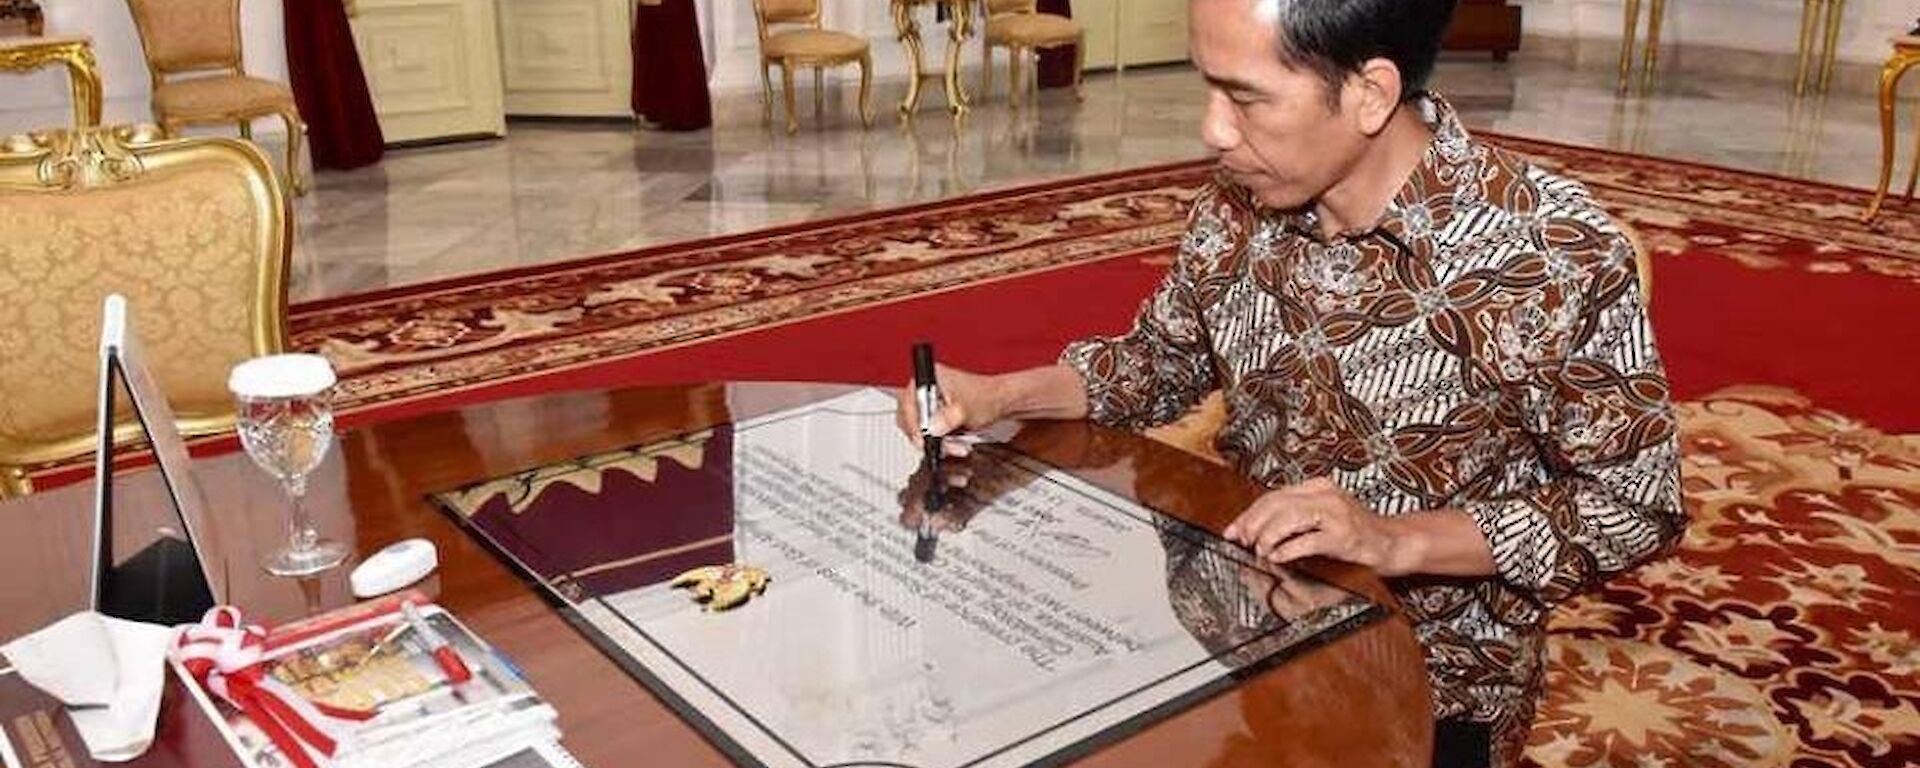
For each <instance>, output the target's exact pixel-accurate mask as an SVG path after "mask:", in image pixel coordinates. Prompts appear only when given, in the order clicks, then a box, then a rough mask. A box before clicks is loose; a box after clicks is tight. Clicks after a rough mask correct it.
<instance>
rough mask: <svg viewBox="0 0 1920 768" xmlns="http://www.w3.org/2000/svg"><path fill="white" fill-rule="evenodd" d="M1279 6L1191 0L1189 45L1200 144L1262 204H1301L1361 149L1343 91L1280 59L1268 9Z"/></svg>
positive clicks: (1338, 175) (1264, 0)
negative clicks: (1201, 109) (1201, 101)
mask: <svg viewBox="0 0 1920 768" xmlns="http://www.w3.org/2000/svg"><path fill="white" fill-rule="evenodd" d="M1284 2H1286V0H1192V2H1191V3H1189V9H1190V11H1189V12H1190V13H1191V15H1192V16H1191V24H1190V25H1189V26H1188V30H1189V32H1188V34H1189V43H1190V45H1191V48H1192V56H1193V61H1194V64H1195V65H1197V66H1198V67H1199V68H1200V73H1201V74H1202V75H1204V76H1206V78H1207V83H1208V95H1207V112H1206V117H1205V118H1204V119H1202V121H1201V123H1200V134H1201V138H1202V139H1204V140H1205V141H1206V143H1207V146H1209V147H1212V148H1213V149H1214V150H1215V151H1217V152H1219V153H1220V164H1221V165H1222V166H1224V167H1225V168H1226V170H1227V172H1228V173H1229V174H1230V175H1231V176H1232V178H1233V179H1234V181H1236V182H1238V183H1239V184H1240V185H1242V186H1244V187H1246V188H1247V189H1248V190H1249V191H1251V192H1252V193H1253V195H1254V197H1255V199H1257V200H1259V201H1260V202H1261V203H1262V204H1264V205H1266V206H1268V207H1271V208H1279V209H1295V208H1300V207H1303V206H1306V205H1308V204H1309V203H1312V202H1314V201H1315V200H1317V199H1319V198H1320V196H1321V195H1322V194H1324V193H1326V191H1327V190H1328V189H1329V188H1331V187H1333V186H1334V185H1335V184H1336V183H1338V182H1339V181H1340V180H1341V179H1342V178H1345V177H1346V175H1347V173H1348V172H1349V170H1350V169H1351V168H1352V167H1353V165H1354V163H1355V162H1356V161H1357V160H1358V159H1359V157H1360V156H1361V154H1362V153H1363V152H1364V151H1365V149H1366V145H1367V142H1366V139H1367V134H1366V133H1365V132H1364V131H1362V130H1360V128H1359V126H1358V125H1357V121H1356V120H1354V119H1352V117H1353V114H1354V112H1355V111H1356V110H1354V109H1348V108H1346V107H1344V106H1343V105H1342V104H1340V102H1343V101H1347V100H1350V98H1349V97H1350V96H1351V94H1349V90H1351V89H1349V88H1345V87H1342V88H1339V89H1338V90H1337V91H1336V96H1335V98H1333V99H1331V100H1330V99H1329V96H1328V91H1327V89H1328V87H1329V86H1328V85H1327V83H1326V81H1325V80H1323V79H1321V77H1320V76H1319V75H1317V74H1315V73H1313V72H1311V71H1307V70H1304V69H1300V70H1297V69H1294V68H1292V67H1290V66H1288V65H1286V64H1285V63H1283V62H1282V60H1281V55H1280V47H1279V28H1278V26H1277V24H1278V22H1277V21H1276V19H1275V13H1276V11H1275V9H1276V7H1277V6H1278V5H1279V4H1281V3H1284Z"/></svg>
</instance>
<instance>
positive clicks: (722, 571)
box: [671, 563, 773, 611]
mask: <svg viewBox="0 0 1920 768" xmlns="http://www.w3.org/2000/svg"><path fill="white" fill-rule="evenodd" d="M770 581H773V577H772V576H768V575H767V572H766V571H763V570H761V569H759V568H755V567H753V566H751V565H743V564H740V563H729V564H727V565H704V566H701V567H699V568H695V569H693V570H691V571H687V572H686V573H682V574H680V575H679V576H675V577H673V581H672V582H671V586H672V587H673V588H675V589H681V588H686V587H691V588H692V591H693V599H694V600H695V601H697V602H700V603H702V604H704V605H705V606H706V610H709V611H724V610H727V609H728V608H732V607H734V606H737V605H742V604H744V603H746V602H747V601H748V600H751V599H753V596H754V595H758V594H760V593H762V592H765V591H767V582H770Z"/></svg>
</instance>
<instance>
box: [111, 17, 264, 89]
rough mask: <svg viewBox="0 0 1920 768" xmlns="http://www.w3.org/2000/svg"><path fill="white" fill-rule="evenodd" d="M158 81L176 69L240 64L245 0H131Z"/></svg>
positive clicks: (233, 67) (232, 67)
mask: <svg viewBox="0 0 1920 768" xmlns="http://www.w3.org/2000/svg"><path fill="white" fill-rule="evenodd" d="M127 9H128V10H130V11H132V12H133V26H134V27H135V28H136V29H138V30H139V32H140V47H141V49H142V50H143V51H145V52H146V56H147V69H148V70H149V71H150V72H152V73H153V80H154V82H156V83H158V82H159V81H160V80H161V79H162V78H163V77H164V76H166V75H170V74H173V73H175V72H192V71H196V70H205V69H224V70H233V71H236V72H237V71H239V70H240V0H127Z"/></svg>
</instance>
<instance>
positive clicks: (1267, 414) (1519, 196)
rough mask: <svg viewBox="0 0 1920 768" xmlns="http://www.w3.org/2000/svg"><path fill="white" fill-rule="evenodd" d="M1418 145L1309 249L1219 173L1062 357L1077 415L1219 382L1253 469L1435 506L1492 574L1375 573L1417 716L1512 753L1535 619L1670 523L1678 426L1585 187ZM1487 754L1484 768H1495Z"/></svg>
mask: <svg viewBox="0 0 1920 768" xmlns="http://www.w3.org/2000/svg"><path fill="white" fill-rule="evenodd" d="M1416 106H1417V107H1419V108H1421V109H1423V111H1424V114H1425V115H1426V116H1428V117H1429V118H1431V119H1430V120H1429V123H1430V125H1431V127H1432V129H1433V139H1432V142H1431V144H1430V145H1429V146H1428V148H1427V150H1426V154H1425V157H1424V159H1423V160H1422V163H1421V165H1420V166H1419V167H1418V168H1417V169H1416V170H1415V171H1414V172H1413V173H1412V175H1411V176H1410V177H1409V179H1408V181H1407V183H1406V185H1405V186H1404V187H1403V188H1402V189H1401V190H1400V191H1399V193H1398V194H1397V195H1396V197H1395V198H1394V200H1393V202H1392V203H1391V204H1390V205H1389V206H1388V208H1387V210H1386V212H1385V214H1384V215H1383V216H1382V218H1381V220H1380V221H1378V222H1377V223H1376V224H1375V225H1374V226H1371V227H1368V228H1365V229H1364V230H1363V231H1356V232H1350V233H1346V234H1342V235H1340V236H1337V237H1332V238H1326V237H1324V236H1323V235H1322V233H1321V230H1320V227H1319V226H1318V225H1317V223H1316V222H1315V220H1314V216H1313V215H1312V214H1311V212H1309V211H1292V212H1288V211H1275V210H1270V209H1266V208H1263V207H1261V206H1260V205H1259V204H1257V203H1256V202H1255V201H1254V200H1252V199H1251V198H1250V196H1249V194H1248V193H1247V191H1246V190H1244V189H1243V188H1240V187H1238V186H1236V185H1234V184H1233V183H1232V182H1231V181H1230V180H1229V179H1227V178H1226V177H1225V176H1224V175H1221V176H1217V177H1216V178H1215V179H1214V180H1213V181H1212V182H1210V183H1209V185H1208V186H1207V188H1206V189H1205V190H1204V191H1203V192H1202V193H1201V195H1200V196H1199V199H1198V200H1197V202H1196V203H1195V204H1194V207H1193V210H1192V213H1191V216H1190V219H1189V222H1188V228H1187V232H1186V235H1185V237H1184V239H1183V241H1182V242H1181V246H1180V252H1179V255H1178V257H1177V259H1176V260H1175V263H1174V264H1173V265H1172V266H1171V267H1170V268H1169V270H1168V273H1167V275H1166V277H1165V278H1164V280H1163V281H1162V282H1161V284H1160V286H1159V287H1158V289H1157V290H1156V291H1155V292H1154V293H1153V295H1152V296H1151V297H1149V298H1148V299H1147V300H1146V302H1145V303H1144V304H1143V305H1142V307H1141V309H1140V313H1139V316H1138V318H1137V319H1136V321H1135V324H1134V327H1133V329H1132V330H1131V332H1129V333H1127V334H1126V335H1124V336H1118V337H1113V338H1100V339H1092V340H1088V341H1082V342H1078V343H1076V344H1074V345H1072V346H1070V347H1068V348H1067V350H1066V352H1065V353H1064V354H1063V355H1062V362H1063V363H1065V364H1067V365H1069V366H1071V367H1073V368H1074V369H1076V370H1078V371H1079V373H1080V375H1081V376H1082V378H1083V379H1084V380H1085V382H1086V386H1087V396H1088V400H1089V403H1090V406H1091V416H1092V418H1093V419H1095V420H1096V421H1099V422H1103V423H1106V424H1110V425H1118V426H1124V427H1128V428H1144V427H1148V426H1152V425H1156V424H1161V423H1164V422H1169V421H1172V420H1175V419H1178V418H1180V417H1181V416H1182V415H1184V414H1186V413H1187V412H1188V410H1189V409H1190V408H1191V407H1193V406H1194V405H1195V404H1196V403H1197V402H1198V401H1199V400H1200V399H1201V398H1202V397H1203V396H1204V395H1206V394H1207V393H1209V392H1210V391H1213V390H1220V391H1221V392H1222V394H1223V395H1224V399H1225V402H1226V409H1227V416H1226V421H1225V424H1224V426H1223V428H1222V429H1221V431H1220V433H1219V435H1218V437H1217V438H1216V441H1215V446H1216V447H1217V448H1218V449H1219V451H1220V452H1221V454H1222V455H1223V456H1225V457H1226V458H1227V459H1228V460H1229V461H1231V462H1232V463H1233V464H1234V465H1235V466H1236V467H1237V468H1239V469H1240V470H1241V471H1243V472H1244V473H1246V474H1247V475H1248V476H1249V477H1251V478H1252V479H1253V480H1255V481H1257V482H1259V483H1261V484H1263V485H1266V486H1269V487H1280V486H1285V485H1290V484H1295V483H1299V482H1302V481H1305V480H1308V479H1310V478H1314V477H1328V478H1331V479H1332V480H1334V481H1335V482H1336V483H1337V484H1339V485H1340V486H1341V487H1342V488H1344V489H1345V490H1346V491H1348V492H1349V493H1351V494H1352V495H1353V496H1354V497H1355V498H1356V499H1358V500H1359V502H1360V503H1361V504H1362V505H1364V506H1366V507H1368V508H1369V509H1372V510H1373V511H1375V512H1377V513H1379V514H1381V515H1388V516H1393V515H1403V514H1407V513H1411V512H1417V511H1421V510H1435V509H1455V510H1459V511H1462V512H1464V513H1465V514H1466V515H1467V516H1469V517H1470V518H1471V519H1472V520H1473V522H1474V523H1475V524H1476V525H1478V526H1479V528H1480V530H1481V532H1482V533H1484V534H1485V536H1486V539H1487V542H1488V543H1489V544H1490V545H1491V549H1492V552H1493V558H1494V562H1495V563H1496V570H1497V575H1495V576H1493V577H1490V578H1482V579H1442V578H1424V577H1416V578H1407V579H1397V580H1394V581H1393V582H1391V583H1390V586H1392V587H1393V589H1394V591H1395V593H1396V594H1397V595H1398V596H1399V598H1400V601H1401V603H1402V605H1403V607H1404V608H1405V610H1406V613H1407V614H1408V617H1409V618H1410V619H1411V620H1412V621H1413V623H1414V626H1415V632H1416V634H1417V635H1418V637H1419V639H1420V641H1421V644H1422V645H1423V646H1424V647H1425V649H1426V657H1427V672H1428V677H1429V679H1430V681H1431V683H1432V690H1433V696H1434V702H1433V704H1434V716H1435V717H1436V718H1446V717H1464V718H1466V719H1470V720H1474V721H1480V722H1488V723H1491V724H1493V726H1494V734H1495V746H1496V753H1497V754H1498V755H1499V756H1502V757H1505V758H1507V759H1509V760H1510V759H1512V758H1513V757H1515V756H1516V755H1517V752H1518V748H1519V746H1520V744H1521V743H1522V741H1523V740H1524V737H1525V734H1524V731H1525V725H1526V724H1527V723H1528V721H1530V720H1531V718H1532V712H1533V705H1534V701H1535V699H1536V697H1537V696H1538V694H1539V689H1540V685H1541V666H1542V651H1543V636H1542V632H1543V624H1544V621H1545V618H1546V614H1547V612H1548V610H1549V609H1550V608H1551V607H1552V606H1553V605H1555V604H1556V603H1558V602H1560V601H1562V600H1564V599H1566V598H1567V597H1569V596H1571V595H1573V594H1575V593H1577V592H1580V591H1582V590H1583V589H1586V588H1588V587H1591V586H1593V585H1594V584H1595V583H1596V582H1598V581H1600V580H1602V579H1604V578H1606V577H1607V576H1608V575H1610V574H1613V573H1616V572H1619V571H1621V570H1624V569H1626V568H1629V567H1631V566H1633V565H1634V564H1636V563H1638V562H1640V561H1642V560H1645V559H1647V558H1649V557H1650V556H1653V555H1654V554H1656V553H1658V552H1661V551H1662V550H1664V549H1666V548H1667V547H1669V546H1671V545H1672V544H1673V543H1674V542H1675V541H1676V540H1677V539H1678V537H1679V535H1680V532H1681V529H1682V528H1683V527H1684V525H1685V523H1686V517H1685V513H1684V511H1683V510H1682V509H1681V506H1680V490H1679V465H1678V454H1677V446H1676V442H1675V429H1674V416H1673V410H1672V407H1671V404H1670V403H1669V399H1668V388H1667V380H1666V375H1665V373H1664V371H1663V369H1662V367H1661V364H1660V357H1659V354H1658V352H1657V350H1656V349H1655V346H1654V338H1653V332H1652V329H1651V328H1650V327H1649V326H1648V322H1647V315H1646V312H1645V310H1644V307H1643V305H1642V300H1641V287H1640V286H1639V284H1638V279H1637V276H1636V274H1635V267H1634V257H1633V251H1632V246H1631V245H1630V244H1629V242H1628V241H1627V239H1626V238H1625V237H1623V236H1622V235H1621V233H1620V231H1619V229H1618V228H1617V227H1616V226H1615V225H1614V224H1613V223H1612V222H1611V221H1610V220H1609V218H1608V216H1607V214H1606V213H1605V212H1604V211H1602V210H1601V208H1600V207H1599V206H1598V205H1597V204H1595V202H1594V201H1593V199H1592V198H1591V197H1589V196H1588V193H1587V191H1586V189H1585V188H1584V187H1582V186H1581V185H1580V184H1578V183H1576V182H1574V181H1570V180H1568V179H1565V178H1562V177H1559V176H1556V175H1554V174H1552V173H1549V172H1547V171H1545V170H1542V169H1541V168H1539V167H1537V166H1534V165H1531V164H1529V163H1528V162H1526V161H1524V160H1522V159H1520V158H1519V157H1516V156H1514V155H1512V154H1509V153H1507V152H1505V151H1503V150H1500V149H1498V148H1495V147H1492V146H1489V145H1487V144H1484V143H1481V142H1480V141H1478V140H1476V139H1474V138H1473V137H1471V136H1469V135H1468V134H1467V132H1466V130H1465V129H1463V128H1462V127H1461V126H1460V123H1459V122H1458V120H1457V118H1456V117H1455V116H1454V114H1453V112H1452V110H1451V109H1450V108H1449V107H1448V106H1447V105H1446V103H1445V102H1444V101H1442V100H1440V99H1439V98H1437V97H1434V98H1431V99H1427V100H1423V101H1421V102H1417V103H1416ZM1498 762H1504V760H1498Z"/></svg>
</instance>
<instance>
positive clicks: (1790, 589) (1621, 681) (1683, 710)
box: [1528, 387, 1920, 768]
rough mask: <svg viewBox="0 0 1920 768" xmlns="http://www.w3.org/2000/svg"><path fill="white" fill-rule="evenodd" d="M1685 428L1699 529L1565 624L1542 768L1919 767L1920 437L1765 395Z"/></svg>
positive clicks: (1554, 658)
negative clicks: (1915, 600) (1915, 601)
mask: <svg viewBox="0 0 1920 768" xmlns="http://www.w3.org/2000/svg"><path fill="white" fill-rule="evenodd" d="M1680 415H1681V419H1680V423H1681V440H1682V443H1683V455H1684V459H1683V468H1682V472H1683V476H1684V485H1685V494H1686V503H1687V509H1688V511H1689V512H1690V513H1691V514H1692V518H1693V522H1692V525H1691V526H1690V527H1689V528H1688V531H1687V536H1686V538H1685V540H1684V541H1683V542H1682V543H1681V546H1680V549H1679V550H1678V552H1676V553H1675V554H1674V555H1673V556H1670V557H1668V558H1665V559H1663V560H1660V561H1657V562H1654V563H1651V564H1649V565H1647V566H1645V567H1643V568H1640V569H1638V570H1636V571H1633V572H1631V573H1629V574H1627V575H1626V576H1624V577H1622V578H1618V579H1615V580H1613V581H1611V582H1609V583H1608V584H1607V585H1606V586H1605V587H1604V588H1603V589H1602V590H1601V591H1599V592H1596V593H1592V594H1588V595H1584V596H1581V597H1579V598H1576V599H1574V600H1573V601H1571V602H1569V603H1568V604H1567V605H1566V606H1563V607H1562V608H1561V610H1559V611H1557V612H1556V613H1555V615H1554V617H1553V620H1552V622H1551V624H1550V629H1551V633H1550V635H1549V638H1550V639H1549V642H1548V656H1549V658H1550V661H1551V664H1550V669H1549V672H1548V675H1547V697H1546V701H1545V702H1543V704H1542V706H1541V708H1540V712H1539V716H1538V719H1537V720H1536V721H1535V724H1534V729H1533V738H1532V742H1531V744H1530V745H1529V748H1528V757H1529V758H1531V759H1532V761H1533V762H1535V763H1537V764H1539V765H1543V766H1563V765H1564V766H1579V767H1581V768H1585V767H1586V766H1618V767H1620V768H1627V767H1629V766H1631V767H1632V768H1639V767H1640V766H1794V767H1795V768H1813V767H1815V766H1822V767H1824V766H1836V767H1840V766H1906V765H1915V764H1920V709H1917V708H1916V706H1920V611H1914V610H1912V607H1911V605H1910V601H1911V595H1913V594H1916V593H1920V436H1908V437H1892V436H1888V435H1885V434H1881V433H1880V432H1878V431H1875V430H1873V429H1871V428H1869V427H1867V426H1865V425H1863V424H1860V423H1858V422H1856V421H1852V420H1850V419H1848V418H1847V417H1845V416H1842V415H1839V414H1836V413H1832V412H1829V411H1825V410H1821V409H1819V408H1816V407H1814V406H1813V405H1811V404H1809V403H1808V402H1807V401H1806V399H1805V398H1802V397H1800V396H1798V395H1795V394H1793V393H1791V392H1786V391H1783V390H1778V389H1771V388H1760V387H1746V388H1738V389H1732V390H1728V391H1725V392H1722V393H1719V394H1717V395H1714V396H1712V397H1709V398H1706V399H1704V400H1702V401H1698V402H1690V403H1683V404H1681V406H1680Z"/></svg>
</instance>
